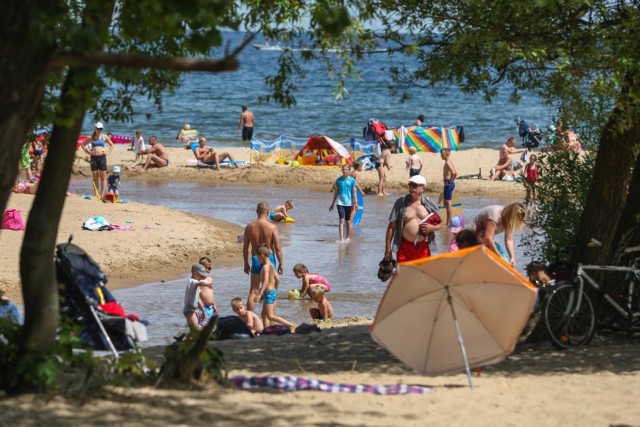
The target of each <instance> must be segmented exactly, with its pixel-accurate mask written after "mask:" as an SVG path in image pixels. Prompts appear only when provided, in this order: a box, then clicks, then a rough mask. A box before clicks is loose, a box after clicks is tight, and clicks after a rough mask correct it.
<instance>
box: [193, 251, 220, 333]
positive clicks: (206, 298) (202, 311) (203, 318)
mask: <svg viewBox="0 0 640 427" xmlns="http://www.w3.org/2000/svg"><path fill="white" fill-rule="evenodd" d="M198 264H200V265H202V266H203V267H204V269H205V271H206V272H207V274H210V273H211V259H209V257H206V256H203V257H202V258H200V261H198ZM210 279H211V285H210V286H201V287H199V288H198V308H199V314H198V324H199V325H200V327H205V326H207V323H209V321H210V320H211V319H212V318H213V316H215V315H216V314H218V307H216V301H215V298H214V295H213V278H211V277H210Z"/></svg>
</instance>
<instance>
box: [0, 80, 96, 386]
mask: <svg viewBox="0 0 640 427" xmlns="http://www.w3.org/2000/svg"><path fill="white" fill-rule="evenodd" d="M95 77H96V69H95V68H91V69H86V68H84V69H73V70H71V71H69V73H68V75H67V79H66V81H65V84H64V88H63V90H62V94H61V97H60V105H59V106H58V113H57V114H56V123H60V124H56V125H54V127H53V132H52V133H51V139H50V142H49V151H48V154H47V161H46V163H45V166H44V169H43V172H42V179H41V181H40V184H39V185H38V191H37V193H36V195H35V200H34V202H33V206H32V207H31V213H30V214H29V219H28V221H27V228H26V231H25V234H24V240H23V243H22V249H21V251H20V276H21V278H22V295H23V299H24V307H25V321H24V327H23V329H22V336H21V340H20V353H21V354H24V355H28V357H25V358H22V359H20V360H19V361H16V362H17V365H16V366H15V369H13V373H14V381H13V382H12V387H11V388H13V389H15V388H24V387H31V386H39V385H40V384H37V381H38V379H36V383H35V384H29V383H26V384H25V381H24V379H23V377H24V374H25V373H26V372H28V371H29V370H30V369H33V368H34V367H33V365H32V363H33V361H32V358H37V357H38V355H40V354H42V353H43V352H44V351H46V350H47V349H48V348H49V346H50V345H51V344H52V343H53V341H54V339H55V337H56V332H57V329H58V324H59V311H60V307H59V303H58V286H57V281H56V277H55V266H54V256H53V255H54V248H55V245H56V239H57V234H58V225H59V223H60V217H61V216H62V209H63V207H64V202H65V200H66V193H67V187H68V186H69V180H70V177H71V167H72V165H73V157H74V154H75V151H76V140H77V139H78V134H79V133H80V128H81V127H82V121H83V118H84V111H85V108H84V106H85V105H86V104H87V100H88V98H89V97H90V93H91V92H90V90H91V87H92V86H93V84H94V83H95Z"/></svg>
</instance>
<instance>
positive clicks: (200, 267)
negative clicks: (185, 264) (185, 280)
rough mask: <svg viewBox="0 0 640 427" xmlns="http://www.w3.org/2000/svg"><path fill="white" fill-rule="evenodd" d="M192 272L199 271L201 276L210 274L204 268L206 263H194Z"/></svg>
mask: <svg viewBox="0 0 640 427" xmlns="http://www.w3.org/2000/svg"><path fill="white" fill-rule="evenodd" d="M191 272H192V273H198V274H199V275H201V276H208V275H209V273H207V269H206V268H204V265H202V264H193V265H192V266H191Z"/></svg>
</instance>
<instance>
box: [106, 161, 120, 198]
mask: <svg viewBox="0 0 640 427" xmlns="http://www.w3.org/2000/svg"><path fill="white" fill-rule="evenodd" d="M119 188H120V166H114V167H113V170H112V171H111V175H109V176H108V177H107V192H109V193H112V194H113V196H114V197H115V198H116V199H117V198H118V196H120V190H119Z"/></svg>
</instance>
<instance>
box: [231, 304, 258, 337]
mask: <svg viewBox="0 0 640 427" xmlns="http://www.w3.org/2000/svg"><path fill="white" fill-rule="evenodd" d="M231 309H232V310H233V312H234V313H235V314H237V315H238V317H239V318H241V319H242V320H243V321H244V323H246V324H247V327H248V328H249V329H251V332H252V333H253V335H259V334H260V333H261V332H262V330H263V329H264V325H263V324H262V320H261V319H260V317H259V316H258V315H257V314H255V313H254V312H253V311H247V309H246V308H245V307H244V303H243V302H242V299H241V298H237V297H236V298H234V299H232V300H231Z"/></svg>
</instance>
